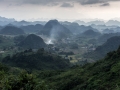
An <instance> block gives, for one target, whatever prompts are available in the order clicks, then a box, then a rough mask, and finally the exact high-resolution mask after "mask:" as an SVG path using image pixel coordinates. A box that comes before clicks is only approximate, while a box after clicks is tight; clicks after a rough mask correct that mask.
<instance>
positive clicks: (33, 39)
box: [18, 34, 46, 49]
mask: <svg viewBox="0 0 120 90" xmlns="http://www.w3.org/2000/svg"><path fill="white" fill-rule="evenodd" d="M18 46H20V47H23V48H32V49H39V48H44V47H46V44H45V42H44V41H43V39H42V38H41V37H39V36H37V35H34V34H30V35H28V36H27V37H26V38H25V39H24V40H23V41H21V42H20V43H19V44H18Z"/></svg>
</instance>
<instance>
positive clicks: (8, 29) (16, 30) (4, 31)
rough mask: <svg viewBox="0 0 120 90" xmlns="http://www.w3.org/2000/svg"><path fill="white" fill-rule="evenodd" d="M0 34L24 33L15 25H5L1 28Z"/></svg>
mask: <svg viewBox="0 0 120 90" xmlns="http://www.w3.org/2000/svg"><path fill="white" fill-rule="evenodd" d="M0 34H4V35H21V34H25V33H24V31H23V30H22V29H20V28H17V27H14V26H6V27H4V28H3V29H1V31H0Z"/></svg>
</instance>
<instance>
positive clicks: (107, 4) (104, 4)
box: [100, 3, 110, 7]
mask: <svg viewBox="0 0 120 90" xmlns="http://www.w3.org/2000/svg"><path fill="white" fill-rule="evenodd" d="M100 6H103V7H105V6H110V4H109V3H103V4H102V5H100Z"/></svg>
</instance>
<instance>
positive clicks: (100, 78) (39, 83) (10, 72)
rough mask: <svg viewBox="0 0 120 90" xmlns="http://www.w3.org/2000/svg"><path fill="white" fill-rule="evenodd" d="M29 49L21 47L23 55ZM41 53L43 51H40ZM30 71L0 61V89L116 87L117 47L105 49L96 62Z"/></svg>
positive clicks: (119, 65) (113, 89) (119, 81)
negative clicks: (100, 58) (67, 67)
mask: <svg viewBox="0 0 120 90" xmlns="http://www.w3.org/2000/svg"><path fill="white" fill-rule="evenodd" d="M31 52H32V51H31V50H29V51H25V52H24V55H25V53H26V54H27V55H28V56H29V55H30V53H31ZM22 53H23V52H22ZM37 53H39V54H40V55H41V54H43V51H41V50H39V51H38V52H37ZM18 55H20V54H18ZM22 55H23V54H22ZM44 55H47V53H45V52H44ZM20 56H21V55H20ZM29 57H30V56H29ZM14 58H15V56H14ZM19 58H20V57H19ZM30 58H32V57H30ZM16 60H17V58H16ZM24 60H25V59H24ZM44 60H45V59H44ZM11 62H12V61H11ZM24 63H25V62H24ZM45 63H47V62H45ZM49 63H50V62H49ZM58 63H59V62H58ZM9 64H10V63H9ZM49 65H51V64H49ZM32 73H33V74H34V75H33V74H28V73H27V72H26V71H23V70H20V69H18V68H8V67H6V66H4V65H3V64H0V78H1V79H0V89H1V90H21V89H22V90H50V89H52V90H119V89H120V88H119V86H120V79H119V78H120V47H119V48H118V50H117V51H113V52H109V53H108V54H107V55H106V57H105V58H104V59H103V60H100V61H97V62H96V63H92V64H86V65H85V66H73V67H71V68H70V69H67V70H40V71H33V72H32ZM43 81H44V82H43Z"/></svg>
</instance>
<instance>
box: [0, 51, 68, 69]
mask: <svg viewBox="0 0 120 90" xmlns="http://www.w3.org/2000/svg"><path fill="white" fill-rule="evenodd" d="M2 62H3V63H5V64H8V65H10V66H15V67H20V68H23V69H28V70H30V71H31V70H33V69H37V70H44V69H65V68H68V67H69V66H70V63H69V61H68V60H65V59H63V58H61V57H60V56H57V55H54V54H50V53H48V52H46V51H44V49H39V50H38V51H37V52H33V51H32V49H29V50H26V51H24V52H20V53H16V54H15V55H13V56H6V57H5V58H3V60H2Z"/></svg>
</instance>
